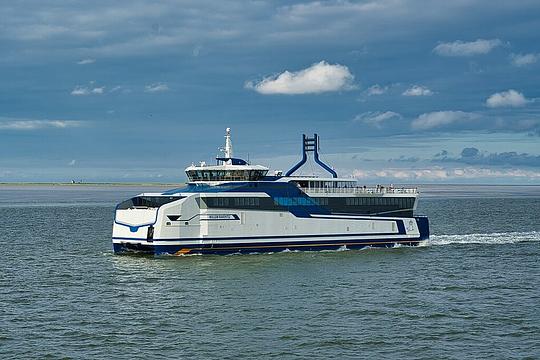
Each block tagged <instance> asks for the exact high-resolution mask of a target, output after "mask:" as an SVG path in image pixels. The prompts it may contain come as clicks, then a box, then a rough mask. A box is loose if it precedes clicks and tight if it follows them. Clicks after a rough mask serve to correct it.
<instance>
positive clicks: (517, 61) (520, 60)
mask: <svg viewBox="0 0 540 360" xmlns="http://www.w3.org/2000/svg"><path fill="white" fill-rule="evenodd" d="M538 60H540V54H510V61H511V62H512V65H514V66H518V67H521V66H527V65H531V64H534V63H535V62H537V61H538Z"/></svg>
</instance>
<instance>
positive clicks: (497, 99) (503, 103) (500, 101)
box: [486, 89, 529, 108]
mask: <svg viewBox="0 0 540 360" xmlns="http://www.w3.org/2000/svg"><path fill="white" fill-rule="evenodd" d="M528 101H529V100H527V99H526V98H525V96H523V94H522V93H520V92H517V91H516V90H512V89H510V90H508V91H502V92H499V93H495V94H493V95H491V96H490V97H489V98H488V99H487V100H486V106H487V107H490V108H496V107H520V106H524V105H525V104H527V102H528Z"/></svg>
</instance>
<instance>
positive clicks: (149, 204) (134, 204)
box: [118, 196, 182, 210]
mask: <svg viewBox="0 0 540 360" xmlns="http://www.w3.org/2000/svg"><path fill="white" fill-rule="evenodd" d="M180 199H182V197H181V196H137V197H134V198H131V199H129V200H126V201H124V202H122V203H120V204H119V205H118V210H123V209H136V208H158V207H160V206H161V205H164V204H167V203H170V202H173V201H176V200H180Z"/></svg>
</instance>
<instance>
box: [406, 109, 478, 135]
mask: <svg viewBox="0 0 540 360" xmlns="http://www.w3.org/2000/svg"><path fill="white" fill-rule="evenodd" d="M476 118H478V115H477V114H473V113H467V112H463V111H434V112H430V113H425V114H422V115H420V116H418V117H417V118H416V119H414V120H413V122H412V123H411V127H412V128H413V129H416V130H428V129H433V128H437V127H442V126H446V125H450V124H453V123H456V122H462V121H470V120H474V119H476Z"/></svg>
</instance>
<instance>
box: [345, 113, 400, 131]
mask: <svg viewBox="0 0 540 360" xmlns="http://www.w3.org/2000/svg"><path fill="white" fill-rule="evenodd" d="M401 118H402V116H401V114H398V113H396V112H393V111H385V112H380V111H369V112H365V113H362V114H360V115H356V117H355V118H354V119H353V122H362V123H364V124H367V125H370V126H374V127H376V128H381V127H382V125H383V123H384V122H386V121H389V120H392V119H397V120H399V119H401Z"/></svg>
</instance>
